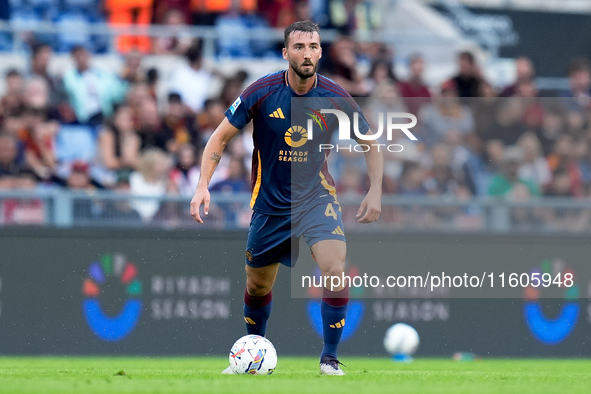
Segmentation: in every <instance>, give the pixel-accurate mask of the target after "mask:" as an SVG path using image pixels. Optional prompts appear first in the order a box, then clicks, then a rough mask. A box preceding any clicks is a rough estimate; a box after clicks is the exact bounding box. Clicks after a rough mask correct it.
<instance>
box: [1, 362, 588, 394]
mask: <svg viewBox="0 0 591 394" xmlns="http://www.w3.org/2000/svg"><path fill="white" fill-rule="evenodd" d="M343 361H344V362H345V364H347V368H345V370H346V372H347V375H346V376H343V377H336V376H320V375H319V373H318V361H317V359H316V358H295V357H281V358H280V359H279V364H278V366H277V370H276V371H275V373H274V374H273V375H271V376H227V375H220V371H221V370H222V369H223V368H225V367H226V366H227V365H228V361H227V359H225V358H222V357H198V358H107V357H105V358H83V357H80V358H77V357H0V392H2V393H84V394H89V393H257V394H258V393H339V394H343V393H356V394H359V393H390V392H395V393H429V392H432V393H478V394H483V393H503V394H507V393H558V392H561V393H568V394H572V393H579V392H580V393H583V392H584V393H588V392H589V390H590V387H591V360H582V359H581V360H579V359H574V360H564V359H548V360H540V359H520V360H515V359H509V360H506V359H488V360H486V359H485V360H477V361H473V362H456V361H453V360H451V359H420V358H419V359H416V360H415V361H414V362H412V363H409V364H399V363H394V362H392V361H390V360H388V359H386V358H383V359H379V358H357V357H345V358H344V359H343Z"/></svg>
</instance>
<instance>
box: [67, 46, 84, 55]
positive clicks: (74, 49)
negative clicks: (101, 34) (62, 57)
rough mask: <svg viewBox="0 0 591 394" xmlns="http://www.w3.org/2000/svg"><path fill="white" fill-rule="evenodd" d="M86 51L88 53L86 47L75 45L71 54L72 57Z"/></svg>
mask: <svg viewBox="0 0 591 394" xmlns="http://www.w3.org/2000/svg"><path fill="white" fill-rule="evenodd" d="M82 51H85V52H87V51H88V49H86V47H85V46H84V45H74V46H73V47H72V48H71V49H70V54H71V55H75V54H76V53H78V52H82Z"/></svg>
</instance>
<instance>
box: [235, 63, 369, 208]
mask: <svg viewBox="0 0 591 394" xmlns="http://www.w3.org/2000/svg"><path fill="white" fill-rule="evenodd" d="M292 98H302V99H303V98H305V102H304V104H303V105H304V106H305V107H306V108H307V109H306V110H305V111H304V113H299V112H300V111H298V114H292ZM327 103H331V107H329V108H337V109H341V110H343V112H346V113H347V114H352V113H353V112H358V113H359V114H360V116H359V123H358V130H359V132H361V133H363V134H366V133H367V132H368V130H369V125H368V124H367V121H366V120H365V118H364V117H363V115H362V114H361V110H360V109H359V106H358V105H357V103H356V102H355V101H354V100H353V99H352V98H351V96H350V95H349V93H347V92H346V91H345V90H344V89H343V88H342V87H340V86H339V85H338V84H336V83H335V82H333V81H332V80H330V79H329V78H326V77H324V76H322V75H319V74H317V77H316V81H315V84H314V87H313V88H312V89H311V90H310V91H309V92H308V93H306V94H304V95H298V94H296V93H295V92H294V91H293V89H292V88H291V87H290V86H289V83H288V80H287V71H286V70H283V71H279V72H276V73H272V74H269V75H266V76H264V77H262V78H260V79H258V80H257V81H255V82H254V83H253V84H251V85H250V86H249V87H248V88H246V89H245V90H244V92H242V94H241V95H240V97H239V98H238V99H236V101H235V102H234V104H232V106H231V107H230V108H229V109H228V110H226V112H225V115H226V117H227V118H228V121H229V122H230V123H231V124H232V125H233V126H234V127H236V128H238V129H242V128H243V127H244V126H245V125H246V124H247V123H248V122H250V121H251V120H252V121H253V130H254V132H253V139H254V152H253V163H252V175H251V183H252V198H251V202H250V205H251V207H252V208H253V210H255V211H256V212H261V213H264V214H267V215H289V214H290V213H291V212H294V211H302V210H305V209H306V208H307V207H310V204H313V203H314V201H317V200H318V199H319V198H323V197H326V196H329V197H331V196H332V198H333V199H334V200H336V189H335V182H334V180H333V178H332V177H331V176H330V173H329V172H328V167H327V163H326V160H327V157H328V151H327V150H324V151H322V150H320V149H319V146H320V144H329V143H330V142H331V136H332V133H333V132H334V131H335V130H338V122H337V118H336V116H334V115H332V116H331V115H330V114H329V115H328V116H326V117H325V118H323V119H321V120H322V124H324V125H325V126H326V127H317V128H315V129H314V130H313V140H310V139H308V138H307V135H308V134H307V130H306V127H309V125H310V123H309V122H308V121H307V120H308V119H310V118H311V117H310V115H311V114H315V113H318V112H319V110H320V109H322V108H327V105H328V104H327ZM292 115H293V116H292ZM316 121H318V117H316V119H315V122H316ZM351 123H352V124H353V120H352V117H351ZM316 124H320V123H318V122H316V123H314V125H315V126H316ZM351 135H352V134H351Z"/></svg>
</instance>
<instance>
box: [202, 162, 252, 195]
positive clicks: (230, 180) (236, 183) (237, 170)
mask: <svg viewBox="0 0 591 394" xmlns="http://www.w3.org/2000/svg"><path fill="white" fill-rule="evenodd" d="M247 180H248V173H247V172H246V167H245V166H244V162H243V161H242V160H240V158H238V157H235V156H233V157H231V158H230V161H229V164H228V175H227V177H226V178H225V179H224V180H221V181H219V182H216V183H214V184H212V186H211V187H210V190H211V191H212V192H222V193H240V192H248V191H249V187H248V185H247Z"/></svg>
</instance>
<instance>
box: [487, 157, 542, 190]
mask: <svg viewBox="0 0 591 394" xmlns="http://www.w3.org/2000/svg"><path fill="white" fill-rule="evenodd" d="M523 160H524V154H523V150H522V149H521V147H519V146H508V147H506V148H505V149H504V151H503V165H502V168H501V171H500V172H499V173H497V174H496V175H495V176H493V178H492V179H491V182H490V185H489V188H488V195H489V196H494V197H506V198H517V196H518V195H520V194H519V193H518V190H520V188H522V186H519V185H523V186H525V187H526V188H527V189H528V192H529V195H530V196H532V197H533V196H539V195H540V189H539V187H538V185H536V184H535V183H534V182H532V181H530V180H527V179H522V178H520V177H519V175H518V171H519V167H520V165H521V163H523Z"/></svg>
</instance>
